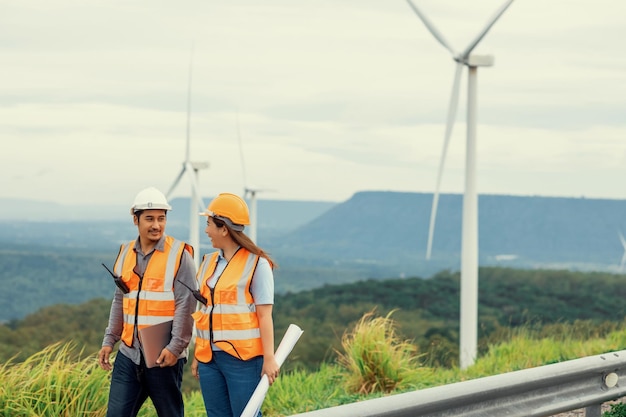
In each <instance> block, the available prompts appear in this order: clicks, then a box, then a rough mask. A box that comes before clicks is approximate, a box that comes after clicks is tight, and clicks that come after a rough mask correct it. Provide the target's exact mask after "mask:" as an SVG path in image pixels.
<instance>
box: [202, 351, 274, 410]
mask: <svg viewBox="0 0 626 417" xmlns="http://www.w3.org/2000/svg"><path fill="white" fill-rule="evenodd" d="M262 370H263V356H257V357H256V358H252V359H250V360H247V361H242V360H241V359H237V358H235V357H233V356H231V355H230V354H228V353H226V352H223V351H213V359H211V362H209V363H202V362H200V363H199V364H198V374H199V376H200V389H201V390H202V397H203V399H204V407H205V408H206V412H207V415H208V416H210V417H239V416H240V415H241V413H242V412H243V409H244V408H245V407H246V404H248V400H249V399H250V397H252V393H253V392H254V390H255V388H256V386H257V384H258V383H259V381H260V380H261V371H262ZM258 416H259V417H260V416H261V413H260V412H259V414H258Z"/></svg>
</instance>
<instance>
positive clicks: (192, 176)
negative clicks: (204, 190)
mask: <svg viewBox="0 0 626 417" xmlns="http://www.w3.org/2000/svg"><path fill="white" fill-rule="evenodd" d="M192 67H193V47H192V48H191V59H190V63H189V78H188V83H187V133H186V141H187V143H186V149H185V160H184V161H183V167H182V169H181V171H180V173H179V174H178V176H177V177H176V179H175V180H174V182H173V183H172V186H171V187H170V189H169V190H168V192H167V198H168V199H169V198H170V196H171V195H172V193H173V192H174V190H175V189H176V186H177V185H178V183H179V182H180V180H181V179H182V178H183V176H185V174H186V175H187V178H188V180H189V182H190V184H191V200H190V202H189V207H190V210H189V244H190V245H191V246H193V250H194V257H193V259H194V262H195V265H196V269H197V268H198V266H199V265H200V252H199V251H200V230H199V220H200V217H199V216H198V212H201V211H204V210H205V208H206V207H205V206H204V202H203V201H202V195H201V194H200V188H199V187H198V171H199V170H201V169H207V168H208V167H209V163H208V162H194V161H191V160H190V159H189V141H190V122H191V74H192Z"/></svg>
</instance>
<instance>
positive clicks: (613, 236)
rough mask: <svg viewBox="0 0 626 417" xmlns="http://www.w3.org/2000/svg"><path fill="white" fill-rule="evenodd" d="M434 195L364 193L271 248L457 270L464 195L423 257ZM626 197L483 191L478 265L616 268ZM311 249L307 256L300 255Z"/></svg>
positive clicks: (444, 205)
mask: <svg viewBox="0 0 626 417" xmlns="http://www.w3.org/2000/svg"><path fill="white" fill-rule="evenodd" d="M431 204H432V194H422V193H397V192H361V193H357V194H355V195H354V196H353V197H352V198H351V199H350V200H348V201H346V202H343V203H341V204H337V205H336V206H334V207H333V208H331V209H330V210H328V211H327V212H326V213H324V214H323V215H321V216H320V217H318V218H316V219H314V220H313V221H311V222H310V223H308V224H306V225H303V226H302V227H300V228H299V229H297V230H295V231H294V232H291V233H289V234H287V235H286V236H282V237H281V238H280V241H278V240H274V241H271V242H270V246H271V247H272V248H273V250H274V251H275V252H276V253H279V254H281V256H282V257H283V258H286V259H291V258H300V260H301V261H302V262H304V261H305V259H309V260H310V262H312V263H316V262H321V263H324V264H328V263H329V262H330V263H336V264H338V265H345V264H351V265H363V264H369V265H371V271H372V272H373V273H374V275H375V276H381V274H385V273H386V275H384V276H386V277H390V276H398V275H403V276H411V275H422V276H430V275H432V274H433V273H436V272H437V271H439V270H442V269H452V270H458V269H459V265H460V252H461V216H462V196H461V195H457V194H443V195H441V197H440V200H439V213H438V216H437V224H436V227H435V237H434V242H433V256H432V260H431V261H428V262H427V261H426V260H425V253H426V243H427V239H428V223H429V219H430V209H431ZM620 230H623V231H626V200H600V199H585V198H557V197H521V196H503V195H481V196H480V197H479V256H480V260H479V262H480V265H502V266H511V267H523V268H537V267H548V268H551V267H556V268H565V269H582V270H608V271H617V270H618V266H619V263H620V260H621V258H622V254H623V253H624V248H623V247H622V245H621V243H620V239H619V232H620ZM303 254H306V256H303Z"/></svg>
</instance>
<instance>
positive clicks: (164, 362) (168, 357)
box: [156, 348, 178, 368]
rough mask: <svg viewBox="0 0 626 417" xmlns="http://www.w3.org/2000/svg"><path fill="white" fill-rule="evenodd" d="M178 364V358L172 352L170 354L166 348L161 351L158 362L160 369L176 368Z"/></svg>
mask: <svg viewBox="0 0 626 417" xmlns="http://www.w3.org/2000/svg"><path fill="white" fill-rule="evenodd" d="M177 362H178V357H176V355H174V354H173V353H172V352H170V351H169V350H167V349H165V348H163V350H162V351H161V354H160V355H159V357H158V358H157V360H156V363H157V365H159V367H161V368H165V367H168V366H174V365H176V363H177Z"/></svg>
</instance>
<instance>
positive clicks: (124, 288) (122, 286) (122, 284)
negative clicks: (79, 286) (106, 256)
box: [102, 263, 130, 294]
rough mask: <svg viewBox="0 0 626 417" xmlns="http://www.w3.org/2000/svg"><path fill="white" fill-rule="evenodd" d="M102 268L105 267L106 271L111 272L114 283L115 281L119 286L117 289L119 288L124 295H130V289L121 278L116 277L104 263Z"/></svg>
mask: <svg viewBox="0 0 626 417" xmlns="http://www.w3.org/2000/svg"><path fill="white" fill-rule="evenodd" d="M102 266H103V267H104V269H106V270H107V271H109V274H111V276H112V277H113V281H115V285H117V288H119V289H120V290H121V291H122V292H123V293H124V294H128V293H129V292H130V290H129V289H128V286H127V285H126V283H125V282H124V281H122V279H121V278H120V277H118V276H117V275H115V274H114V273H113V271H111V270H110V269H109V268H108V267H107V266H106V265H105V264H104V263H103V264H102Z"/></svg>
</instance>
